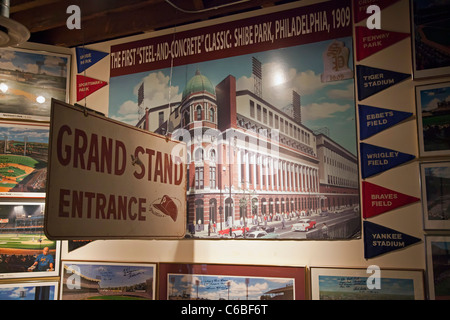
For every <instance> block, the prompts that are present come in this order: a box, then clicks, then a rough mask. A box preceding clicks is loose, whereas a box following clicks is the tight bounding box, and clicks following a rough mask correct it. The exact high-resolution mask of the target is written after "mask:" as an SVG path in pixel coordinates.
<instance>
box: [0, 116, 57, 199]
mask: <svg viewBox="0 0 450 320" xmlns="http://www.w3.org/2000/svg"><path fill="white" fill-rule="evenodd" d="M48 135H49V127H48V125H31V124H22V123H0V196H2V195H11V193H13V194H15V195H17V196H20V195H22V194H24V195H27V194H30V195H33V194H34V195H36V196H39V194H38V193H44V192H45V185H46V179H47V163H48ZM5 193H6V194H5ZM43 196H44V195H42V197H43Z"/></svg>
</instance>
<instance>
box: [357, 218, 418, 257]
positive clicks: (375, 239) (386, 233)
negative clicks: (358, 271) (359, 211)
mask: <svg viewBox="0 0 450 320" xmlns="http://www.w3.org/2000/svg"><path fill="white" fill-rule="evenodd" d="M363 228H364V258H365V259H370V258H373V257H376V256H379V255H381V254H383V253H387V252H391V251H395V250H399V249H403V248H405V247H407V246H410V245H412V244H414V243H417V242H419V241H421V239H419V238H416V237H413V236H410V235H407V234H405V233H402V232H399V231H397V230H394V229H390V228H387V227H384V226H381V225H379V224H376V223H373V222H369V221H363Z"/></svg>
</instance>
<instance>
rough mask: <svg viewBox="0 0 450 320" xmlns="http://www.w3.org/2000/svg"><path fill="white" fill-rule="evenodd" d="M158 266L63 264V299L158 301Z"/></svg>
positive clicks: (99, 263) (65, 262)
mask: <svg viewBox="0 0 450 320" xmlns="http://www.w3.org/2000/svg"><path fill="white" fill-rule="evenodd" d="M155 281H156V264H147V263H113V262H81V261H63V262H62V268H61V291H60V292H61V300H155V288H156V282H155Z"/></svg>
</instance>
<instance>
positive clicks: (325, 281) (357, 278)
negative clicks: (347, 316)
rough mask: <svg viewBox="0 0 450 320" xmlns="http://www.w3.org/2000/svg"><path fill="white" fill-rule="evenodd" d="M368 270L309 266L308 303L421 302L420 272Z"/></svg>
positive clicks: (422, 290)
mask: <svg viewBox="0 0 450 320" xmlns="http://www.w3.org/2000/svg"><path fill="white" fill-rule="evenodd" d="M371 267H373V266H371ZM369 268H370V267H369ZM369 268H367V269H365V268H331V267H330V268H327V267H311V268H310V281H311V300H423V299H425V290H424V275H423V270H414V269H411V270H401V269H398V270H396V269H378V270H377V269H369ZM374 270H375V272H374ZM376 272H379V275H380V278H378V279H379V282H376V281H377V280H376V279H375V278H374V277H376V276H377V273H376ZM373 280H374V281H373ZM372 285H373V286H372Z"/></svg>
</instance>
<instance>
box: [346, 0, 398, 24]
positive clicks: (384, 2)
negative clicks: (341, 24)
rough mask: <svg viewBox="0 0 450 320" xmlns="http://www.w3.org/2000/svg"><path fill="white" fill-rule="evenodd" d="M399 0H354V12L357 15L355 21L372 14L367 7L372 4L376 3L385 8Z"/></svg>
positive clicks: (381, 8)
mask: <svg viewBox="0 0 450 320" xmlns="http://www.w3.org/2000/svg"><path fill="white" fill-rule="evenodd" d="M398 1H399V0H370V1H359V0H354V1H353V9H354V10H353V12H354V15H355V23H358V22H360V21H362V20H364V19H367V18H368V17H370V16H371V13H367V7H368V6H370V5H376V6H378V7H379V8H380V10H383V9H384V8H386V7H389V6H390V5H391V4H394V3H396V2H398Z"/></svg>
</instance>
